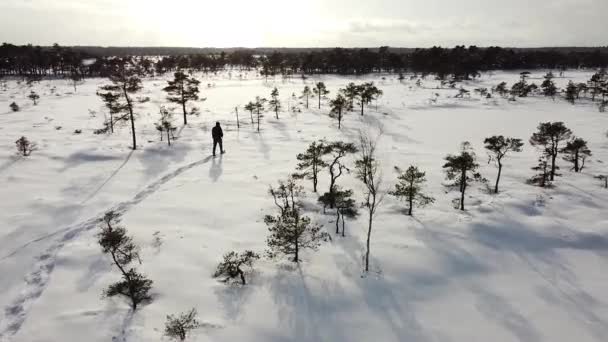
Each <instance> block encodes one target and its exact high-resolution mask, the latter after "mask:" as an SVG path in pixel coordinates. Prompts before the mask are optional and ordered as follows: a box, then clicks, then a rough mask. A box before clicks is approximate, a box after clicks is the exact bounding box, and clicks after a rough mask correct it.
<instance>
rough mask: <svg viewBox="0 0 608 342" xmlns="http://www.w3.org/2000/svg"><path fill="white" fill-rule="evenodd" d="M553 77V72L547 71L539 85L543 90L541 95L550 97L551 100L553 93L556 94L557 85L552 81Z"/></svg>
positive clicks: (553, 97)
mask: <svg viewBox="0 0 608 342" xmlns="http://www.w3.org/2000/svg"><path fill="white" fill-rule="evenodd" d="M553 78H554V76H553V73H552V72H548V73H547V74H546V75H545V80H544V81H543V83H542V84H541V85H540V87H541V89H542V90H543V95H545V96H548V97H551V98H552V99H553V100H555V95H556V94H557V87H556V86H555V82H553Z"/></svg>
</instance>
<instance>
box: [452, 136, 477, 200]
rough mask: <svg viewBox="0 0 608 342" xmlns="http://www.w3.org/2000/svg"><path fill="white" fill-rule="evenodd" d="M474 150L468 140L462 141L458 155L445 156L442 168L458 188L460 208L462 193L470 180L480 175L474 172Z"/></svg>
mask: <svg viewBox="0 0 608 342" xmlns="http://www.w3.org/2000/svg"><path fill="white" fill-rule="evenodd" d="M476 159H477V158H476V156H475V152H473V150H472V149H471V147H470V144H469V143H468V142H464V143H462V151H461V152H460V154H458V155H451V154H450V155H448V156H447V157H445V160H446V163H445V164H444V165H443V168H444V169H445V172H446V178H447V179H448V180H449V181H453V184H454V185H457V186H458V187H459V189H460V210H464V195H465V191H466V189H467V186H468V185H469V181H471V180H479V179H481V176H480V175H479V174H478V173H475V171H476V170H477V168H478V167H479V164H477V162H476Z"/></svg>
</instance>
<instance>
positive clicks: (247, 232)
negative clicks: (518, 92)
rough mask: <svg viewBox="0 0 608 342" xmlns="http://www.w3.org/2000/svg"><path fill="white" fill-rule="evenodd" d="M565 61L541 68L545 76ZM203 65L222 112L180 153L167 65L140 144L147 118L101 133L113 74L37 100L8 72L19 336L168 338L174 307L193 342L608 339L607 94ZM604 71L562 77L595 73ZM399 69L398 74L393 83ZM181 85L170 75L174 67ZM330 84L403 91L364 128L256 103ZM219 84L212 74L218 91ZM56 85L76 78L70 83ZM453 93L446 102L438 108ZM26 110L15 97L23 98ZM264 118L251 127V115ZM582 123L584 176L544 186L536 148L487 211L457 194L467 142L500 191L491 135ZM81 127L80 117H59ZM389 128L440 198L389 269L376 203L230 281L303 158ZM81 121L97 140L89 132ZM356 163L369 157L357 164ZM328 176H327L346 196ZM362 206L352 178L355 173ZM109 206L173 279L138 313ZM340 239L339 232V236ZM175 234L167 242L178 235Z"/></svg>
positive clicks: (392, 253) (387, 239)
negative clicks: (103, 89)
mask: <svg viewBox="0 0 608 342" xmlns="http://www.w3.org/2000/svg"><path fill="white" fill-rule="evenodd" d="M544 72H545V71H537V72H535V73H533V77H532V81H534V82H536V83H540V80H539V78H540V76H541V75H542V74H544ZM237 74H238V73H237V72H233V73H232V79H230V78H229V77H228V75H227V74H221V75H219V76H204V75H202V74H201V75H197V77H198V78H199V79H200V80H202V83H201V90H202V96H204V97H206V98H207V100H206V101H205V102H204V103H199V104H198V105H199V106H200V107H201V109H202V113H201V115H200V117H191V118H190V123H189V125H187V126H185V127H183V126H182V125H181V124H180V123H181V118H180V116H179V115H177V116H176V118H175V123H176V125H178V126H179V129H178V133H177V135H178V136H179V139H178V140H177V141H176V142H175V144H174V145H173V146H171V147H168V146H166V144H165V142H161V141H159V137H158V132H157V131H156V130H155V129H154V124H153V123H154V122H155V121H157V119H158V117H159V115H158V108H159V105H160V104H165V103H166V101H165V94H164V93H163V92H162V91H161V89H162V87H164V86H165V85H166V78H155V79H146V80H145V81H144V86H145V88H144V90H143V91H142V94H141V95H142V96H149V97H150V99H151V101H150V102H148V103H146V104H144V105H141V106H140V107H138V109H137V112H138V113H139V117H138V121H137V124H136V125H137V135H138V139H139V141H138V142H139V145H138V150H136V151H131V150H130V148H129V144H130V136H129V134H130V131H129V128H128V127H124V128H120V129H119V130H118V131H117V132H116V133H115V134H113V135H94V134H93V130H95V129H97V128H99V127H101V123H102V121H103V113H104V111H105V109H104V107H103V105H102V103H101V101H100V99H99V98H98V96H96V95H95V92H96V90H97V88H98V86H100V85H102V84H105V83H106V82H107V80H103V79H93V80H87V81H86V83H85V84H84V85H82V86H80V87H79V88H78V90H77V91H76V92H74V89H73V88H71V86H70V85H69V84H67V83H66V82H65V81H61V80H56V81H42V82H41V83H40V84H35V85H34V86H33V88H32V89H34V90H35V91H37V92H38V93H39V94H40V95H41V98H40V101H39V102H40V103H39V104H38V105H37V106H33V105H32V104H31V102H30V101H29V100H28V99H27V98H26V96H27V95H28V94H29V92H30V90H31V89H30V88H28V87H27V86H26V85H25V84H21V85H19V84H17V82H16V81H14V80H11V81H8V90H6V91H1V90H0V189H2V190H1V193H0V194H1V198H0V275H1V276H0V307H1V308H2V311H0V340H1V341H5V340H6V341H27V342H42V341H62V342H66V341H87V342H88V341H90V342H94V341H159V340H165V339H166V338H165V337H162V334H163V330H164V322H165V318H166V315H167V314H175V313H179V312H183V311H186V310H189V309H190V308H193V307H194V308H196V309H197V310H198V312H199V318H200V321H201V322H203V323H204V324H203V327H201V328H200V329H198V330H196V331H195V332H194V333H193V334H192V336H191V338H190V340H191V341H237V340H238V341H332V342H333V341H372V340H375V341H383V342H385V341H412V342H426V341H446V342H451V341H462V342H471V341H495V342H502V341H505V342H506V341H526V342H536V341H551V342H555V341H564V342H569V341H574V340H576V341H577V342H584V341H602V342H603V341H605V340H606V336H608V291H606V289H607V288H608V274H607V273H606V272H605V271H604V270H605V269H606V267H607V266H608V211H607V209H608V190H606V189H603V188H601V186H600V185H601V184H600V181H598V180H597V179H594V178H593V176H594V175H596V174H599V173H602V172H603V173H604V174H605V173H606V172H607V171H608V165H606V163H605V162H602V161H608V137H607V136H606V130H608V114H605V113H599V112H598V110H597V108H596V107H595V106H593V105H592V104H591V103H590V102H589V101H582V102H580V103H577V104H576V105H571V104H569V103H567V102H565V101H564V100H562V99H557V100H556V101H552V100H550V99H548V98H544V97H532V98H525V99H518V100H517V101H516V102H509V101H507V100H505V99H501V98H495V99H481V98H480V97H479V96H478V95H475V94H472V96H471V98H465V99H456V98H453V96H454V95H455V94H456V93H457V91H456V90H454V89H443V90H435V89H431V88H434V87H435V86H436V84H437V82H436V81H431V80H430V79H429V80H427V81H424V82H423V83H424V84H423V86H424V87H423V88H418V87H416V86H415V85H414V81H404V82H403V83H400V82H399V81H397V79H396V76H395V75H373V76H366V77H362V78H353V77H351V78H344V77H337V76H331V77H330V76H323V77H311V78H309V79H307V80H305V81H302V80H301V79H298V78H294V79H290V80H287V81H283V80H281V79H280V78H277V79H276V80H275V81H272V80H269V81H267V82H265V81H264V80H263V79H259V78H257V79H256V78H255V77H254V75H253V73H251V74H249V75H247V77H246V78H245V79H244V80H239V79H238V77H237V76H236V75H237ZM590 75H591V72H574V71H570V72H566V75H565V78H558V79H556V80H557V83H558V86H560V87H564V86H565V84H566V83H567V81H568V79H574V80H579V81H583V80H587V79H588V78H589V77H590ZM382 76H384V77H385V78H384V79H383V78H382ZM518 76H519V75H518V73H504V72H498V73H494V74H493V75H488V74H484V75H483V76H482V77H481V79H480V80H478V81H475V82H467V83H465V84H464V86H465V87H466V88H468V89H470V90H472V89H473V88H475V87H479V86H485V87H488V88H490V87H492V86H494V85H496V84H498V83H499V82H501V81H503V80H504V81H507V82H508V83H509V84H512V83H513V82H515V81H516V80H517V78H518ZM167 77H169V76H167ZM319 80H322V81H324V82H325V83H326V84H327V85H328V88H329V90H330V91H331V94H330V95H329V96H330V97H333V96H334V95H335V93H336V91H337V89H338V88H340V87H343V86H344V85H346V84H347V83H348V82H351V81H353V82H363V81H371V80H373V81H375V83H376V84H377V85H378V86H379V87H380V89H382V90H383V91H384V96H383V97H382V98H381V99H380V100H379V101H378V107H377V109H376V108H375V107H374V108H371V109H370V110H369V112H368V113H366V115H365V116H363V117H361V116H360V115H358V114H357V113H356V112H355V113H349V114H348V115H347V116H346V117H345V120H344V123H343V128H342V130H338V129H337V123H336V121H335V120H333V119H331V118H329V117H328V115H327V113H328V107H327V103H326V101H324V103H323V105H322V108H321V110H317V109H316V106H315V100H311V109H309V110H307V109H305V108H304V107H303V105H302V104H297V106H298V107H299V108H300V109H301V110H302V112H301V113H290V112H287V111H286V110H285V109H284V110H283V111H282V112H281V113H280V119H279V120H276V119H274V113H266V117H265V118H264V119H263V123H262V132H261V133H259V134H258V133H257V132H255V130H254V129H253V127H252V126H251V124H250V123H249V122H248V113H246V112H245V111H244V110H243V109H242V106H243V105H244V104H246V103H247V102H248V101H250V100H253V99H254V97H255V96H258V95H259V96H265V97H269V94H270V91H271V90H272V88H273V87H274V86H276V87H278V89H279V91H280V93H281V99H282V101H283V106H284V108H287V105H288V104H289V105H292V106H293V105H294V104H295V102H296V101H294V100H293V99H291V94H292V93H296V95H298V94H299V93H300V92H301V90H302V88H303V86H304V85H305V84H308V85H310V86H312V85H313V84H314V82H317V81H319ZM207 84H211V87H208V86H207ZM51 87H56V91H55V94H51ZM434 93H439V94H440V96H439V98H438V100H437V103H431V102H430V100H429V99H430V98H431V97H433V94H434ZM12 101H16V102H17V103H18V104H19V105H21V107H22V110H21V111H20V112H16V113H13V112H11V111H9V107H8V105H9V103H11V102H12ZM237 105H238V106H240V107H241V110H240V117H241V120H242V122H243V126H242V127H241V128H240V129H237V127H236V123H235V116H234V111H233V109H234V107H235V106H237ZM216 120H219V121H221V122H222V125H223V127H224V132H225V142H224V145H225V148H226V149H227V154H226V155H224V156H222V157H217V158H211V157H210V148H211V144H210V129H211V127H212V125H213V124H214V123H215V121H216ZM544 121H564V122H565V124H566V125H567V126H568V127H569V128H571V129H572V131H573V132H574V134H575V135H577V136H580V137H582V138H584V139H586V140H587V141H588V142H589V147H590V148H591V150H592V152H593V154H594V155H593V157H592V158H591V162H589V163H588V166H587V168H585V170H584V172H583V173H581V174H574V173H573V172H570V171H568V169H569V167H568V166H567V165H566V162H564V161H561V159H560V160H559V163H560V165H561V166H562V171H563V177H560V178H559V179H558V180H557V181H556V183H555V185H556V187H555V188H553V189H541V188H538V187H533V186H530V185H527V184H525V180H526V179H527V178H529V177H530V176H532V175H533V171H532V170H530V167H532V166H534V165H535V163H536V160H537V157H538V154H539V152H538V151H537V150H536V149H535V148H534V147H532V146H530V145H529V144H526V146H525V149H524V151H523V152H522V153H516V154H512V155H511V156H508V157H507V158H506V159H505V160H506V166H505V169H504V172H503V178H502V181H501V189H502V192H501V193H500V194H498V195H491V194H489V193H488V192H487V190H486V189H485V187H484V186H479V185H477V186H474V187H473V188H471V189H470V190H468V193H467V199H466V203H467V211H466V212H464V213H463V212H460V211H458V210H455V209H454V208H453V203H452V200H453V199H455V198H457V197H458V194H457V193H456V192H453V191H450V192H446V191H447V190H446V188H445V187H444V186H443V185H442V183H443V181H444V173H443V170H442V165H443V163H444V160H443V158H444V157H445V155H446V154H448V153H456V152H457V151H458V149H459V144H460V143H461V142H462V141H465V140H467V141H470V142H471V144H472V145H473V147H475V149H476V152H477V155H478V157H479V162H480V164H481V172H482V174H483V175H484V176H485V177H486V178H488V179H489V181H490V183H492V182H493V181H494V179H495V175H496V169H495V167H494V165H493V164H489V165H488V164H487V163H486V161H487V156H486V154H485V151H484V150H483V139H484V138H485V137H487V136H490V135H494V134H503V135H508V136H513V137H518V138H522V139H523V140H524V141H526V142H527V140H528V138H529V137H530V135H531V134H532V133H533V132H534V131H535V130H536V126H537V125H538V123H539V122H544ZM59 127H60V128H59ZM367 127H374V128H375V129H378V128H381V129H382V131H383V135H382V138H381V140H380V142H379V153H380V161H381V166H382V170H383V174H384V184H385V185H386V186H387V187H388V186H390V187H392V186H393V184H394V182H395V179H396V174H395V172H394V171H393V167H394V166H399V167H401V168H406V167H407V166H409V165H410V164H415V165H418V166H419V167H420V168H421V169H423V170H424V171H426V172H427V179H428V184H427V190H428V193H429V194H430V195H432V196H434V197H436V199H437V201H436V203H435V204H433V205H431V206H428V207H426V208H424V209H418V210H416V211H415V217H414V218H410V217H407V216H405V215H404V211H403V209H404V204H403V203H401V202H399V201H398V200H397V199H395V198H393V197H390V196H389V197H387V198H386V200H385V202H384V203H383V205H382V207H381V209H380V212H379V214H378V216H377V218H376V221H375V225H374V231H373V236H372V245H371V253H372V254H371V255H372V259H371V267H372V272H370V274H368V275H367V276H365V277H362V257H363V253H364V242H365V240H364V239H365V233H366V231H365V228H366V226H365V224H366V216H365V214H364V213H365V212H364V211H362V214H363V215H362V216H360V217H359V219H358V220H356V221H351V222H347V236H346V238H340V237H334V239H333V241H332V242H328V243H326V244H324V245H323V246H322V247H321V248H320V249H319V251H318V252H306V253H305V254H304V261H303V262H302V263H301V264H300V265H299V266H295V265H293V264H292V263H290V262H289V261H286V260H283V261H281V260H279V261H271V260H261V261H260V262H258V263H257V265H256V271H255V273H254V274H253V276H252V278H251V283H250V284H249V285H247V286H246V287H241V286H227V285H224V284H222V283H219V282H217V281H216V280H215V279H213V278H212V277H211V275H212V274H213V272H214V270H215V267H216V265H217V263H218V262H219V260H220V258H221V256H222V255H223V254H224V253H225V252H228V251H230V250H244V249H253V250H256V251H258V252H263V251H264V249H265V239H266V236H267V227H266V226H265V224H264V222H263V216H264V215H265V214H269V213H273V212H274V209H275V208H274V205H273V202H272V200H271V199H270V198H269V196H268V194H267V190H268V186H269V185H271V184H276V182H277V180H279V179H284V178H286V177H287V175H289V174H290V173H292V172H293V171H294V167H295V165H296V163H297V161H296V158H295V157H296V155H297V154H298V153H301V152H303V151H304V150H305V149H306V147H307V145H308V144H309V143H310V142H312V141H314V140H316V139H321V138H327V139H328V140H335V139H340V140H346V141H352V142H356V141H357V136H358V132H359V130H360V129H364V130H365V129H367ZM76 129H81V130H82V134H74V130H76ZM22 135H25V136H27V137H28V138H29V139H30V140H32V141H35V142H36V143H37V144H38V150H37V151H35V152H34V153H33V154H32V155H31V156H30V157H27V158H19V157H16V156H15V146H14V141H15V140H16V139H17V138H19V137H20V136H22ZM349 161H350V162H349V163H350V164H351V165H352V161H353V158H349ZM328 179H329V176H328V175H327V174H326V173H323V175H322V178H321V180H320V184H319V188H320V190H321V191H326V188H327V187H328ZM339 183H340V185H342V186H343V187H344V188H351V189H354V190H355V193H356V195H357V198H358V200H362V187H361V184H360V183H359V182H358V181H357V180H356V179H354V177H353V176H352V175H347V176H345V177H343V178H341V179H340V180H339ZM302 184H303V185H304V186H305V188H306V190H307V192H308V196H307V200H306V201H307V206H306V207H307V213H306V214H307V215H309V216H311V217H312V218H313V220H314V221H315V222H318V223H320V224H324V226H325V228H326V229H327V230H328V231H329V232H330V233H331V232H332V231H333V226H332V222H333V220H334V217H333V216H331V215H323V214H322V210H321V208H320V207H319V206H318V205H317V204H316V196H317V195H315V194H313V193H312V188H311V184H309V182H303V183H302ZM109 209H114V210H117V211H118V212H120V213H122V215H123V221H122V222H123V224H124V225H125V226H126V227H127V229H128V232H129V234H131V235H132V236H133V237H134V239H135V242H136V243H137V244H138V245H139V246H141V254H142V264H141V265H140V266H138V268H139V269H140V270H141V271H142V272H144V273H145V274H146V275H148V276H149V277H150V278H151V279H152V280H153V281H154V284H153V296H154V300H153V301H152V303H150V304H148V305H146V306H143V307H141V309H139V310H138V311H137V312H135V313H134V314H132V313H131V312H130V310H129V307H128V304H127V302H126V301H125V300H123V299H122V298H118V297H114V298H111V299H106V298H102V291H103V290H104V289H105V288H106V287H107V286H108V285H109V284H110V283H112V282H113V281H115V280H116V279H117V278H118V272H117V271H116V269H115V268H114V266H113V265H112V264H111V262H110V259H109V257H108V256H107V255H104V254H102V252H101V249H100V247H99V245H98V244H97V239H96V234H97V232H98V230H99V223H98V219H99V218H100V217H101V216H102V215H103V214H104V212H106V211H107V210H109ZM331 234H332V235H333V233H331ZM157 237H159V238H157Z"/></svg>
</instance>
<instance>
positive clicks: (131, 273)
mask: <svg viewBox="0 0 608 342" xmlns="http://www.w3.org/2000/svg"><path fill="white" fill-rule="evenodd" d="M118 223H119V216H118V214H116V213H115V212H113V211H110V212H108V213H106V214H105V215H104V217H103V224H102V227H101V232H100V233H99V234H98V238H99V240H98V242H99V245H100V246H101V247H102V250H103V252H104V253H106V254H110V256H111V257H112V260H113V262H114V264H115V265H116V267H118V269H119V270H120V273H121V274H122V278H123V279H122V280H121V281H119V282H117V283H114V284H112V285H110V286H109V287H108V289H107V290H106V291H105V295H106V296H108V297H113V296H116V295H123V296H125V297H128V298H129V299H130V300H131V308H132V309H133V310H136V309H137V306H138V305H139V304H140V303H142V302H147V301H149V300H151V299H152V297H151V296H150V294H149V292H150V289H151V288H152V280H150V279H148V278H146V276H144V275H143V274H141V273H138V272H137V271H136V270H135V268H129V269H127V267H129V265H130V264H131V263H132V262H133V261H134V260H140V259H139V249H138V247H137V246H136V245H135V243H133V239H132V238H131V237H129V236H127V230H126V229H125V228H124V227H122V226H119V225H118ZM140 263H141V261H140Z"/></svg>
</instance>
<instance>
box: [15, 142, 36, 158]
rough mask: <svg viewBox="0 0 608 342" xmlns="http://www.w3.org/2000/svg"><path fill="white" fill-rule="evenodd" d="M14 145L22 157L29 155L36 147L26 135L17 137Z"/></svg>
mask: <svg viewBox="0 0 608 342" xmlns="http://www.w3.org/2000/svg"><path fill="white" fill-rule="evenodd" d="M15 145H16V146H17V152H18V153H19V154H20V155H22V156H24V157H27V156H29V155H30V154H31V153H32V151H34V150H35V149H36V144H35V143H33V142H31V141H29V140H28V139H27V138H26V137H21V138H19V139H17V141H15Z"/></svg>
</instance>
